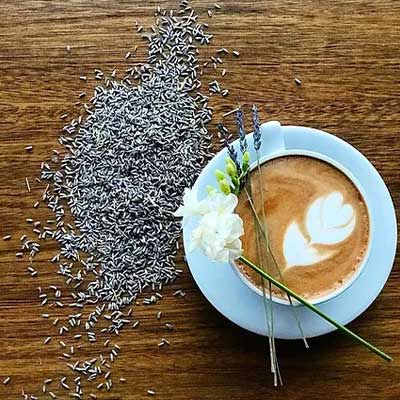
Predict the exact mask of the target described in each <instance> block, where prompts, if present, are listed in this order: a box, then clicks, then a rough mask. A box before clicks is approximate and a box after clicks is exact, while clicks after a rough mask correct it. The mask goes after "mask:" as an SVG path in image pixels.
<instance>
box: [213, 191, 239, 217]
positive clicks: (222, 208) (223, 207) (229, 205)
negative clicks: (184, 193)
mask: <svg viewBox="0 0 400 400" xmlns="http://www.w3.org/2000/svg"><path fill="white" fill-rule="evenodd" d="M206 202H207V207H208V212H212V211H215V212H216V213H217V214H218V215H221V214H231V213H233V211H234V210H235V208H236V206H237V204H238V198H237V197H236V196H235V195H234V194H233V193H229V194H228V195H226V194H223V193H215V194H210V195H209V196H208V197H207V200H206Z"/></svg>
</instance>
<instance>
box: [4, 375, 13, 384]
mask: <svg viewBox="0 0 400 400" xmlns="http://www.w3.org/2000/svg"><path fill="white" fill-rule="evenodd" d="M10 381H11V377H10V376H8V377H7V378H6V379H4V381H3V385H8V384H9V383H10Z"/></svg>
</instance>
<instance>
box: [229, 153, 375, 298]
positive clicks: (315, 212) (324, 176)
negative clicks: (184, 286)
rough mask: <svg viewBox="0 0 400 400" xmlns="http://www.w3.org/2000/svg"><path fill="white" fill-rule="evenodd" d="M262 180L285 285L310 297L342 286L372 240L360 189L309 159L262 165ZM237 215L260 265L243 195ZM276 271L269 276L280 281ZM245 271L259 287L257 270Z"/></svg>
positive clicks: (246, 245) (286, 158)
mask: <svg viewBox="0 0 400 400" xmlns="http://www.w3.org/2000/svg"><path fill="white" fill-rule="evenodd" d="M253 175H254V176H253ZM262 178H263V179H262V185H261V186H262V189H263V197H264V200H265V207H264V208H265V213H266V216H267V225H268V230H269V237H270V244H271V247H272V250H273V253H274V255H275V258H276V259H277V261H278V263H279V265H280V266H281V268H282V269H283V271H282V273H283V277H284V280H285V283H287V284H288V285H289V287H291V288H292V289H293V290H295V291H297V292H299V293H300V294H302V295H303V296H305V297H308V298H316V297H320V296H322V295H325V294H328V293H329V292H332V291H334V290H336V289H337V288H338V287H340V286H342V285H343V284H344V283H345V282H346V281H347V280H348V279H350V277H351V276H352V275H353V274H354V273H355V272H356V271H357V268H358V267H359V265H360V264H361V262H362V260H363V258H364V254H365V252H366V249H367V247H368V242H369V216H368V210H367V208H366V205H365V202H364V200H363V198H362V196H361V194H360V193H359V191H358V189H357V188H356V187H355V185H354V184H353V183H352V182H351V181H350V179H349V178H348V177H347V176H346V175H344V174H343V173H342V172H341V171H339V170H338V169H337V168H335V167H333V166H332V165H330V164H328V163H326V162H324V161H320V160H317V159H315V158H312V157H308V156H294V155H290V156H283V157H279V158H277V159H274V160H271V161H268V162H266V163H265V164H263V165H262ZM258 179H259V178H258V174H256V173H253V174H252V177H251V182H252V187H253V195H254V200H255V203H256V207H257V208H258V211H259V212H260V211H261V209H260V191H259V186H260V185H259V184H258V183H259V180H258ZM236 211H237V212H238V213H239V214H240V215H241V217H242V219H243V221H244V225H245V234H244V236H243V238H242V242H243V249H244V254H245V255H246V257H247V258H249V259H251V260H253V261H256V262H259V260H258V253H257V249H256V245H255V226H254V219H253V215H252V212H251V209H250V207H249V205H248V204H247V203H246V199H245V196H244V195H243V194H241V195H240V196H239V205H238V207H237V210H236ZM270 267H271V266H267V269H269V272H270V273H271V274H272V275H274V276H275V277H276V278H279V274H278V273H277V271H276V270H274V268H272V269H271V268H270ZM241 268H242V271H243V272H244V273H245V274H246V275H247V276H248V277H249V279H250V280H252V281H253V283H256V284H258V283H259V277H258V276H257V275H256V274H255V273H254V272H253V271H251V270H250V269H249V268H246V267H243V266H242V267H241ZM277 294H278V295H282V294H281V293H279V292H277Z"/></svg>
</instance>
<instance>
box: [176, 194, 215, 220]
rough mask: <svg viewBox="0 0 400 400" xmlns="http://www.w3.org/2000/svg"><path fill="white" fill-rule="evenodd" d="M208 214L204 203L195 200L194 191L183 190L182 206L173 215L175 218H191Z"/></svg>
mask: <svg viewBox="0 0 400 400" xmlns="http://www.w3.org/2000/svg"><path fill="white" fill-rule="evenodd" d="M207 212H208V206H207V203H206V201H204V200H203V201H199V200H198V199H197V191H196V190H195V189H189V188H186V189H185V194H184V195H183V205H182V206H180V207H179V208H178V209H177V210H176V211H175V213H174V215H175V217H193V216H196V215H204V214H206V213H207Z"/></svg>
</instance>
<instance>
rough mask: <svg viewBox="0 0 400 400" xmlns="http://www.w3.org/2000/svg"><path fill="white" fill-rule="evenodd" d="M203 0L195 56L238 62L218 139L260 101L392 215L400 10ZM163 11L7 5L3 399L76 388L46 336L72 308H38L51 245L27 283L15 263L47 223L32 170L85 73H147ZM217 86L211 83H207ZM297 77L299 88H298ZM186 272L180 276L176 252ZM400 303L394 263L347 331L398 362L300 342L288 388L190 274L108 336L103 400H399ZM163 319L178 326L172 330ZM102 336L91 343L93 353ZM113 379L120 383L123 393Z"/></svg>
mask: <svg viewBox="0 0 400 400" xmlns="http://www.w3.org/2000/svg"><path fill="white" fill-rule="evenodd" d="M161 3H162V4H161V5H162V6H163V7H167V6H169V7H171V6H173V5H174V4H175V2H174V1H168V2H161ZM212 3H213V2H212V1H197V2H193V5H194V6H195V7H197V11H198V13H199V14H200V15H201V17H202V19H203V21H206V22H208V23H209V25H210V31H211V32H212V33H213V34H214V39H213V43H212V45H211V46H209V48H206V49H202V58H205V57H206V56H207V55H211V54H212V53H213V52H214V51H215V50H216V49H217V48H219V47H221V46H225V47H228V48H230V49H234V48H235V49H237V50H238V51H240V53H241V54H240V57H239V58H238V59H233V58H231V59H229V61H228V62H227V63H226V66H225V68H226V69H227V71H228V73H227V75H226V77H225V79H224V80H221V82H222V81H223V82H224V85H225V86H227V87H228V88H229V89H230V95H229V96H228V97H226V98H221V97H219V96H218V97H213V98H212V100H211V105H212V106H213V107H214V111H215V118H214V119H213V122H212V123H211V125H210V129H211V130H212V131H215V124H216V122H218V121H219V119H220V117H221V114H222V113H224V112H226V111H228V110H230V109H232V108H233V107H235V105H236V104H237V102H240V103H241V104H245V105H249V104H252V103H257V104H259V105H262V107H261V108H262V117H263V119H279V120H280V121H281V122H282V123H283V124H295V125H296V124H297V125H306V126H312V127H315V128H321V129H325V130H327V131H330V132H332V133H333V134H335V135H338V136H339V137H341V138H343V139H345V140H347V141H348V142H350V143H351V144H353V145H354V146H356V147H357V148H358V149H359V150H361V151H362V152H363V153H364V154H365V155H366V156H367V157H368V158H369V159H370V160H371V161H372V163H373V164H374V165H375V166H376V168H377V169H378V170H379V172H380V173H381V174H382V176H383V178H384V179H385V181H386V183H387V185H388V186H389V189H390V191H391V193H392V196H393V199H394V202H395V204H397V205H399V204H400V181H399V171H400V168H399V159H400V142H399V125H400V112H399V110H400V94H399V83H400V49H399V43H400V28H399V27H400V2H398V1H395V0H392V1H389V0H373V1H372V0H359V1H355V0H346V1H345V0H329V1H317V0H304V1H300V0H299V1H289V0H269V1H249V0H247V1H237V0H230V1H221V3H220V4H221V6H222V9H221V10H219V11H215V12H214V15H213V17H212V18H209V17H208V16H207V9H208V8H213V6H212ZM157 4H158V3H157V2H156V1H153V0H151V1H150V0H147V1H134V0H131V1H123V0H119V1H117V0H113V1H111V0H99V1H93V0H70V1H61V0H52V1H45V0H42V1H39V0H37V1H34V0H24V1H21V0H2V1H1V3H0V16H1V18H0V214H1V224H0V236H1V237H2V236H4V235H7V234H10V235H12V240H10V241H0V270H1V275H2V278H1V280H0V321H1V323H0V379H1V381H3V379H4V378H5V377H6V376H10V377H11V382H10V383H9V384H8V385H6V386H5V385H3V384H0V398H1V399H4V400H6V399H15V398H20V393H21V389H22V388H24V390H25V391H26V392H27V393H32V394H36V395H39V396H40V398H46V399H47V398H50V397H49V396H48V395H47V396H41V395H40V392H41V388H42V383H43V380H44V379H46V378H53V379H55V380H57V379H58V380H59V379H60V378H61V377H62V376H64V375H67V376H68V377H70V376H71V375H70V374H69V372H68V368H67V367H66V366H65V363H64V362H63V361H61V360H59V359H58V357H59V356H60V355H61V353H60V348H59V345H58V338H57V337H56V336H55V337H54V338H53V340H52V341H51V342H50V343H49V344H48V345H47V346H45V345H43V340H44V338H45V337H46V336H47V335H48V334H53V333H55V329H54V327H53V326H52V321H53V320H54V318H55V317H56V316H58V317H60V318H61V317H62V316H63V315H64V316H65V315H66V314H67V313H68V310H65V309H57V310H56V309H54V310H51V318H50V319H49V320H47V319H43V318H42V317H41V314H42V313H43V312H45V311H44V309H45V308H43V307H40V304H39V302H38V293H37V287H38V286H39V285H40V286H42V287H45V286H48V285H49V284H51V283H55V284H57V285H59V286H60V287H64V286H63V280H62V279H61V277H59V276H57V274H56V269H55V266H54V265H52V264H50V263H49V261H48V260H49V258H50V256H51V255H52V254H54V252H55V249H56V245H55V244H48V245H46V246H45V247H44V250H43V251H42V252H41V253H40V255H39V256H38V258H37V261H36V263H35V264H36V266H37V268H38V269H39V271H40V272H39V275H38V276H37V277H36V278H30V277H29V276H28V275H27V273H26V268H27V260H26V259H16V257H15V253H16V251H18V247H19V238H20V236H21V235H22V234H24V233H27V232H28V233H29V232H30V229H31V228H29V226H27V224H26V222H25V218H27V217H32V218H35V219H45V218H46V217H47V216H48V215H50V214H49V212H48V211H47V210H46V209H45V208H44V207H43V205H41V206H40V207H39V208H38V209H34V208H33V207H32V205H33V203H34V202H35V201H36V200H37V199H38V197H39V196H40V190H41V189H40V188H41V186H40V185H39V184H38V183H36V182H35V181H34V178H35V177H36V176H37V175H38V173H39V165H40V162H41V161H42V160H45V159H49V157H50V154H51V149H53V148H56V147H57V143H56V142H57V138H58V135H59V133H60V129H61V128H62V126H63V122H62V121H61V120H60V115H62V114H63V113H65V112H68V113H70V114H74V113H76V112H77V109H78V107H77V106H75V105H74V103H75V102H76V101H77V95H78V93H80V92H81V91H82V90H89V89H90V90H92V88H93V86H94V84H95V82H94V79H93V69H94V68H96V67H99V68H102V69H103V70H104V71H105V72H107V73H110V72H111V71H112V69H113V68H114V67H117V69H125V68H127V65H131V64H132V63H133V62H136V61H144V59H145V54H146V44H145V42H143V41H142V40H141V39H140V37H139V34H137V33H136V29H135V21H136V20H137V21H139V23H140V24H142V25H145V26H149V25H151V24H152V23H153V22H154V17H153V14H154V11H155V9H156V7H157ZM67 45H69V46H71V53H70V54H68V53H67V51H66V46H67ZM135 45H138V46H139V48H138V51H137V54H135V56H134V57H133V58H132V60H128V61H125V60H124V55H125V53H126V52H127V51H128V50H132V48H133V47H134V46H135ZM80 75H87V76H88V77H89V78H88V82H87V83H84V82H82V81H80V80H79V76H80ZM211 77H212V74H208V73H207V74H206V77H205V78H204V82H207V79H210V78H211ZM296 77H298V78H299V79H301V81H302V84H301V86H298V85H296V84H295V81H294V79H295V78H296ZM30 144H31V145H33V151H32V153H27V152H26V151H25V146H27V145H30ZM25 177H27V178H28V179H29V181H30V182H31V186H32V191H31V193H27V189H26V186H25ZM179 265H180V266H184V263H183V257H182V254H181V255H180V256H179ZM378 267H379V266H377V268H378ZM178 288H183V289H184V291H185V292H186V294H187V296H186V298H176V297H174V296H173V295H172V294H173V292H174V291H175V290H177V289H178ZM65 295H66V294H65ZM399 295H400V265H399V260H398V259H397V260H396V264H395V266H394V269H393V272H392V274H391V276H390V279H389V281H388V283H387V285H386V287H385V289H384V290H383V292H382V294H381V295H380V296H379V298H378V299H377V300H376V301H375V303H374V304H373V305H372V306H371V307H370V309H369V310H368V311H367V312H365V313H364V314H363V315H362V316H361V317H359V318H357V320H356V321H354V322H353V323H351V324H350V326H351V328H352V329H354V330H355V331H357V332H358V333H359V334H361V335H363V336H365V337H366V338H368V339H371V340H372V341H373V342H374V344H376V345H377V346H379V347H382V348H383V349H384V350H386V351H387V352H389V353H390V354H391V355H392V356H393V357H394V358H395V361H394V362H393V363H392V364H388V363H385V362H383V361H381V360H380V359H378V358H377V357H375V356H373V355H372V354H370V353H369V352H367V351H365V350H364V349H362V348H360V347H358V346H356V345H354V344H353V343H352V342H351V341H350V340H349V339H347V338H346V337H343V336H341V335H340V334H337V333H334V334H330V335H327V336H325V337H322V338H318V339H313V340H311V341H310V342H311V349H310V350H308V351H307V350H305V349H304V347H303V345H302V344H301V343H300V342H287V341H280V342H279V343H278V353H279V358H280V364H281V369H282V372H283V378H284V381H285V386H284V387H283V388H280V389H275V388H273V386H272V381H271V377H270V375H269V374H268V372H267V365H266V359H267V358H266V352H267V342H266V340H265V338H262V337H258V336H255V335H253V334H250V333H248V332H245V331H244V330H242V329H240V328H238V327H236V326H234V325H233V324H232V323H230V322H229V321H227V320H226V319H225V318H224V317H223V316H221V315H220V314H219V313H218V312H217V311H216V310H214V309H213V307H212V306H211V305H210V304H209V303H208V302H207V301H206V300H205V298H204V297H203V296H202V294H201V293H200V291H199V290H198V288H197V287H196V285H195V283H194V282H193V279H192V278H191V275H190V274H189V272H187V270H186V269H185V273H184V275H183V276H182V278H181V279H179V281H178V282H177V283H176V284H175V285H173V286H171V287H169V288H167V289H166V290H165V297H164V300H163V301H162V302H161V303H159V305H157V306H155V307H144V306H140V307H137V308H136V310H135V312H136V314H137V317H138V319H140V320H141V324H140V325H139V327H138V328H137V329H136V330H126V331H124V332H123V333H122V334H121V335H120V337H118V338H117V340H115V339H114V338H113V341H114V342H116V343H118V344H119V345H120V346H121V347H122V351H121V356H120V357H119V358H118V359H117V361H116V362H115V363H114V366H113V372H112V376H113V380H114V388H113V390H112V391H111V392H105V393H104V392H98V393H99V396H98V398H99V399H110V400H111V399H144V398H148V395H147V390H148V389H153V390H155V391H156V397H155V398H159V399H167V400H172V399H174V400H175V399H176V400H177V399H182V400H189V399H202V400H204V399H210V400H211V399H212V400H216V399H237V400H242V399H257V400H258V399H283V398H287V399H292V400H294V399H324V398H328V397H329V398H331V399H348V398H353V399H357V400H361V399H368V400H369V399H380V400H382V399H387V400H389V399H391V400H397V399H399V398H400V381H399V378H400V361H399V360H400V346H399V333H398V332H399V331H400V308H399ZM350 306H351V305H349V307H350ZM159 310H161V311H162V312H163V316H162V319H161V320H160V321H158V320H157V319H156V312H157V311H159ZM165 322H171V323H173V324H174V325H175V329H174V330H173V331H172V332H166V331H165V328H164V327H163V324H164V323H165ZM161 337H167V338H168V339H169V340H170V342H171V345H170V346H169V347H168V348H167V347H164V348H161V349H160V348H158V347H157V343H158V342H159V340H160V339H161ZM100 339H102V340H100ZM104 339H105V337H102V336H101V335H100V336H99V342H100V343H101V344H100V345H99V346H100V347H101V346H102V343H103V341H104ZM67 341H68V343H71V342H72V341H73V339H70V338H68V339H67ZM82 343H83V347H82V349H80V350H79V352H80V353H79V357H89V358H90V357H91V356H92V355H97V354H98V353H96V352H98V351H100V350H99V347H96V346H90V345H88V343H87V341H84V342H82ZM120 377H124V378H126V383H119V378H120ZM49 388H53V390H54V392H55V393H57V394H58V398H60V399H64V398H69V397H67V395H66V394H67V392H66V391H63V390H62V389H60V388H59V387H58V382H53V383H52V384H51V385H50V386H49ZM94 390H95V389H94ZM86 393H87V394H88V393H89V391H86ZM95 393H97V392H96V391H95ZM87 394H86V396H87ZM85 398H87V397H85Z"/></svg>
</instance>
